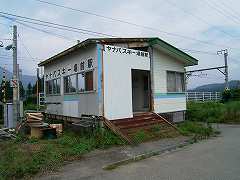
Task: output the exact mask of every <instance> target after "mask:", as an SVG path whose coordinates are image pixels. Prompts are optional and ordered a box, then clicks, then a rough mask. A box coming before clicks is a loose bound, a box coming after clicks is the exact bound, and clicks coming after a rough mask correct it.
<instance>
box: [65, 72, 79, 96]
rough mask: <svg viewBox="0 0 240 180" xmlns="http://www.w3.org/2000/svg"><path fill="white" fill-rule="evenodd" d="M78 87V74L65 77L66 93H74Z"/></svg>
mask: <svg viewBox="0 0 240 180" xmlns="http://www.w3.org/2000/svg"><path fill="white" fill-rule="evenodd" d="M76 89H77V78H76V74H74V75H71V76H66V77H64V93H73V92H76Z"/></svg>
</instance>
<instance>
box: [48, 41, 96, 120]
mask: <svg viewBox="0 0 240 180" xmlns="http://www.w3.org/2000/svg"><path fill="white" fill-rule="evenodd" d="M90 58H92V59H93V70H94V75H93V76H94V77H93V83H94V84H93V87H94V91H93V92H88V93H74V94H69V95H66V94H64V92H63V91H64V88H63V77H64V76H66V75H71V74H75V73H76V72H74V71H73V66H74V64H78V65H79V66H80V62H82V61H85V67H86V65H87V59H90ZM97 60H98V59H97V48H96V46H95V45H91V46H87V47H83V48H81V49H79V50H77V51H74V52H72V53H71V54H69V55H67V56H64V57H61V58H59V59H57V60H55V61H54V62H53V63H50V64H47V65H45V66H44V75H45V76H46V75H47V74H49V73H50V72H54V71H56V70H58V69H62V68H65V69H66V73H65V74H61V75H60V76H56V77H52V78H48V79H46V78H45V81H46V80H49V79H55V78H58V77H60V78H61V94H60V95H49V96H46V102H47V103H50V104H48V105H47V112H48V113H52V114H59V115H65V116H72V117H80V116H81V114H90V115H99V109H98V98H97V96H98V95H97V86H98V84H97V82H98V81H97V78H98V75H97V74H98V68H97V65H98V62H97ZM68 68H71V71H68V70H67V69H68ZM78 72H79V71H78ZM51 103H59V104H57V105H56V104H51Z"/></svg>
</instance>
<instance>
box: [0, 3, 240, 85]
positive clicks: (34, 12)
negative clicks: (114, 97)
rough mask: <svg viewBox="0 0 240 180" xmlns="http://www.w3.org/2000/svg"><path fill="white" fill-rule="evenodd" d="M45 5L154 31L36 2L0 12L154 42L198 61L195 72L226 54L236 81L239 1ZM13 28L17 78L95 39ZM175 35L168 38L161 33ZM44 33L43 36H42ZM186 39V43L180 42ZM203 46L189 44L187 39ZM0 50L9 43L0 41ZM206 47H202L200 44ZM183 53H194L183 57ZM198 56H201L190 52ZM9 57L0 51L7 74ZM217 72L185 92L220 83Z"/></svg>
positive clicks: (1, 22) (2, 32) (2, 29)
mask: <svg viewBox="0 0 240 180" xmlns="http://www.w3.org/2000/svg"><path fill="white" fill-rule="evenodd" d="M46 1H48V2H52V3H57V4H60V5H64V6H68V7H72V8H76V9H80V10H84V11H88V12H91V13H96V14H100V15H103V16H107V17H111V18H115V19H120V20H124V21H128V22H131V23H134V24H139V25H143V26H148V27H151V28H154V29H158V30H159V31H156V30H154V31H153V30H151V29H147V28H141V27H136V26H132V25H129V24H126V23H121V22H116V21H112V20H109V19H104V18H101V17H96V16H92V15H89V14H84V13H81V12H76V11H71V10H67V9H63V8H59V7H54V6H51V5H47V4H44V3H40V2H38V1H36V0H24V1H20V0H0V11H2V12H8V13H12V14H17V15H22V16H27V17H31V18H37V19H41V20H45V21H51V22H55V23H60V24H65V25H70V26H74V27H78V28H83V29H87V30H91V31H97V32H101V33H105V34H110V35H114V36H117V37H159V38H161V39H163V40H165V41H167V42H169V43H170V44H172V45H174V46H176V47H177V48H182V49H187V50H185V51H186V52H188V53H189V54H190V55H192V56H194V57H195V58H197V59H199V65H197V66H194V67H191V68H188V69H187V70H189V69H199V68H207V67H214V66H223V65H224V64H223V63H224V61H223V56H218V55H216V52H217V51H218V50H221V49H225V48H228V51H229V75H230V80H235V79H240V78H239V77H240V73H239V69H240V41H239V40H240V28H239V24H240V12H239V8H240V1H238V0H228V1H224V0H202V1H198V0H181V1H179V0H149V1H146V0H131V1H128V0H121V1H113V0H111V1H110V0H105V1H97V0H88V1H86V0H46ZM11 25H13V22H12V21H11V20H7V19H4V18H2V17H0V40H2V39H8V38H11V32H12V29H11V27H10V26H11ZM17 25H18V34H19V37H20V38H19V39H20V41H19V44H18V47H19V48H18V49H19V52H18V56H19V64H20V67H21V68H22V69H23V74H30V75H33V74H35V73H36V68H37V63H38V62H39V61H40V60H44V59H45V58H48V57H50V56H52V55H54V54H56V53H58V52H59V51H61V50H64V49H65V48H67V47H69V46H72V45H74V44H76V41H77V40H78V39H79V40H81V41H82V40H84V39H86V38H92V37H100V36H94V35H86V34H79V33H73V32H67V31H62V30H56V29H52V28H47V27H42V26H37V25H31V26H34V27H35V28H38V29H41V30H43V31H45V32H41V31H38V30H36V29H31V28H29V27H26V26H23V25H20V24H17ZM163 31H164V32H169V33H173V34H177V36H173V35H169V34H166V33H164V32H163ZM46 32H48V33H46ZM181 36H186V37H189V38H186V37H181ZM191 38H192V39H198V40H201V41H204V43H201V42H200V41H194V40H190V39H191ZM3 42H4V45H7V44H9V43H11V41H7V40H3ZM206 42H208V43H206ZM188 50H194V51H191V52H189V51H188ZM196 51H201V52H196ZM10 55H11V52H7V51H5V50H4V49H3V48H1V49H0V66H3V65H4V64H7V68H8V69H9V70H12V65H11V63H12V60H11V59H10V58H9V57H8V58H5V59H4V58H3V56H10ZM223 81H224V77H223V76H222V74H220V73H219V72H218V71H210V72H204V73H203V74H202V75H201V76H200V77H198V76H193V77H191V78H190V79H189V81H188V84H189V87H196V86H199V85H202V84H207V83H215V82H223Z"/></svg>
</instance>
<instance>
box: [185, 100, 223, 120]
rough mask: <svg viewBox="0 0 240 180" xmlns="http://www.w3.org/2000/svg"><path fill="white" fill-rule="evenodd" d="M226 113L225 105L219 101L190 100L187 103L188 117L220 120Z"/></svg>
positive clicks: (189, 118) (188, 118) (191, 118)
mask: <svg viewBox="0 0 240 180" xmlns="http://www.w3.org/2000/svg"><path fill="white" fill-rule="evenodd" d="M223 115H224V105H223V104H222V103H218V102H199V103H196V102H190V103H188V105H187V111H186V119H187V120H191V121H202V122H219V121H220V119H219V117H221V116H223Z"/></svg>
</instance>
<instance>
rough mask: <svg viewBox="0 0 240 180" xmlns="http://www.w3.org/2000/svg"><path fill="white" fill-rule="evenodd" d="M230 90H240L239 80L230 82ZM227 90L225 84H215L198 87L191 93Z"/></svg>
mask: <svg viewBox="0 0 240 180" xmlns="http://www.w3.org/2000/svg"><path fill="white" fill-rule="evenodd" d="M229 88H230V89H236V88H240V81H239V80H233V81H230V82H229ZM224 89H225V84H224V83H214V84H206V85H202V86H199V87H196V88H195V89H191V90H189V91H200V92H202V91H212V92H215V91H223V90H224Z"/></svg>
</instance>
